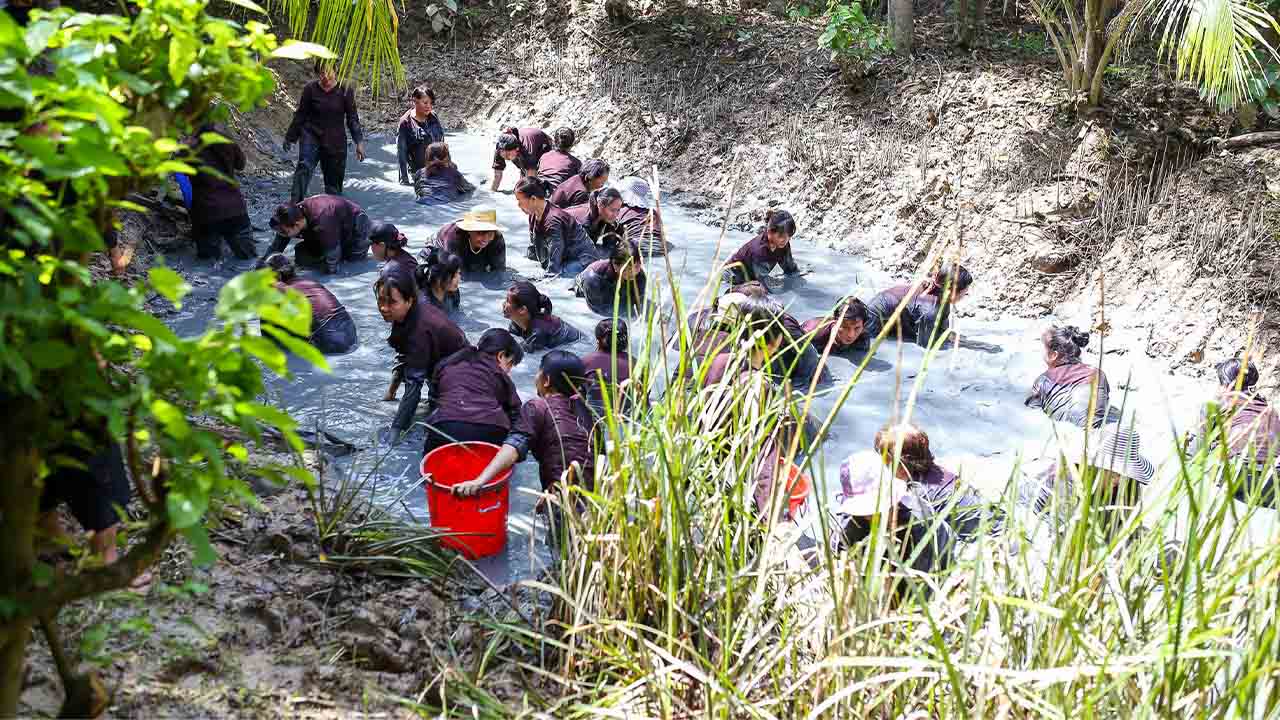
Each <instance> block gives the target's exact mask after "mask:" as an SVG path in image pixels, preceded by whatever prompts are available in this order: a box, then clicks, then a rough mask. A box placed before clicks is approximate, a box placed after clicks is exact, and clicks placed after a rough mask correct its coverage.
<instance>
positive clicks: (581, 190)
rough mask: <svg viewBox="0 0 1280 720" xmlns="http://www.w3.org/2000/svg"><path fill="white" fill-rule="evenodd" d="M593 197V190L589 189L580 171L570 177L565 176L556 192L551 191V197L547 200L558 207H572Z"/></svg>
mask: <svg viewBox="0 0 1280 720" xmlns="http://www.w3.org/2000/svg"><path fill="white" fill-rule="evenodd" d="M590 199H591V191H590V190H587V183H586V181H584V180H583V179H582V176H581V175H579V174H578V173H574V174H573V175H571V176H570V177H567V178H565V180H564V182H562V183H560V184H559V185H558V186H557V187H556V190H555V192H553V193H551V197H549V198H547V202H549V203H551V204H552V205H555V206H556V207H562V208H570V207H573V206H574V205H581V204H583V203H585V202H587V201H588V200H590Z"/></svg>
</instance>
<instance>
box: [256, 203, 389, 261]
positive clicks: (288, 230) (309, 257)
mask: <svg viewBox="0 0 1280 720" xmlns="http://www.w3.org/2000/svg"><path fill="white" fill-rule="evenodd" d="M270 225H271V229H272V230H275V231H276V237H275V240H274V241H272V243H271V247H270V248H268V249H267V254H271V253H278V252H284V251H285V249H286V248H288V247H289V243H290V242H292V241H293V240H294V239H295V238H299V242H298V245H297V247H296V248H295V249H294V251H293V259H294V262H296V263H297V264H298V265H301V266H303V267H320V268H323V269H324V271H325V272H328V273H336V272H338V269H339V268H340V267H341V265H342V261H344V260H360V259H363V258H364V257H365V256H366V255H367V254H368V252H369V233H370V232H371V231H372V230H373V223H371V222H370V221H369V216H368V215H366V214H365V213H364V210H362V209H361V208H360V206H359V205H357V204H355V203H353V202H351V201H350V200H348V199H346V198H344V197H341V196H339V195H313V196H311V197H309V198H307V199H306V200H303V201H301V202H298V203H291V204H284V205H280V206H279V207H277V208H276V211H275V214H273V215H272V216H271V221H270Z"/></svg>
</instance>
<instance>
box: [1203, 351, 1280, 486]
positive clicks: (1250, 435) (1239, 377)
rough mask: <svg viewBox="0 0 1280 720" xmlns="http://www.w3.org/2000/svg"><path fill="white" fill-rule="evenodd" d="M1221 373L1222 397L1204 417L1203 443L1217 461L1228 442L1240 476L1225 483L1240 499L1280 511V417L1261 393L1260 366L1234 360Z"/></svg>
mask: <svg viewBox="0 0 1280 720" xmlns="http://www.w3.org/2000/svg"><path fill="white" fill-rule="evenodd" d="M1215 370H1216V371H1217V373H1218V384H1219V390H1218V395H1217V397H1216V398H1215V399H1214V401H1213V403H1211V404H1210V405H1209V406H1207V407H1206V408H1205V410H1204V412H1203V414H1202V419H1201V427H1200V431H1199V439H1200V442H1201V443H1202V444H1204V445H1207V446H1208V447H1209V448H1210V456H1211V457H1216V452H1215V448H1216V447H1218V445H1219V443H1223V441H1224V440H1225V443H1224V444H1225V448H1226V455H1227V457H1228V458H1230V459H1231V460H1232V461H1234V462H1235V463H1236V467H1235V468H1234V469H1235V471H1236V472H1235V475H1236V477H1234V478H1231V477H1223V479H1222V482H1223V484H1224V485H1226V486H1227V487H1228V489H1234V494H1235V497H1236V499H1237V500H1240V501H1241V502H1245V503H1249V502H1258V503H1260V504H1263V505H1269V506H1271V507H1280V504H1278V503H1280V498H1278V497H1277V495H1278V493H1277V482H1276V475H1277V474H1278V473H1280V413H1277V412H1276V409H1275V408H1274V407H1273V406H1272V405H1271V404H1270V403H1269V402H1267V399H1266V398H1265V397H1263V395H1262V394H1261V393H1259V392H1258V389H1257V384H1258V368H1257V366H1255V365H1254V364H1253V363H1252V362H1249V361H1248V360H1242V359H1241V358H1239V357H1233V358H1228V359H1227V360H1224V361H1223V362H1221V363H1218V365H1217V366H1216V367H1215Z"/></svg>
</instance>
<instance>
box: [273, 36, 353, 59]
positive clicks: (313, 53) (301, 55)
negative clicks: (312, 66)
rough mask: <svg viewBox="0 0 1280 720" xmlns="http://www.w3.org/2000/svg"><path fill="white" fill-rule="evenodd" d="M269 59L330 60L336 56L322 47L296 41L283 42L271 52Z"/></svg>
mask: <svg viewBox="0 0 1280 720" xmlns="http://www.w3.org/2000/svg"><path fill="white" fill-rule="evenodd" d="M271 57H273V58H285V59H288V60H307V59H309V58H324V59H325V60H332V59H334V58H336V57H338V56H337V55H334V54H333V51H331V50H330V49H329V48H327V47H325V46H323V45H318V44H316V43H309V42H301V41H298V40H285V41H284V44H283V45H281V46H280V47H278V48H276V49H275V50H274V51H272V53H271Z"/></svg>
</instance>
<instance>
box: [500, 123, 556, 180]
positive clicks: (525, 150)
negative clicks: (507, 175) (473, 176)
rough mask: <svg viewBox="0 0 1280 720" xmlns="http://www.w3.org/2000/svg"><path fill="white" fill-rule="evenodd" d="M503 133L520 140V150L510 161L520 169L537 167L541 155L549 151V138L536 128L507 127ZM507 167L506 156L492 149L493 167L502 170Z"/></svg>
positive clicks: (550, 146)
mask: <svg viewBox="0 0 1280 720" xmlns="http://www.w3.org/2000/svg"><path fill="white" fill-rule="evenodd" d="M503 133H504V134H509V135H515V136H516V137H517V138H518V139H519V140H520V152H519V154H518V155H516V159H515V160H512V161H511V164H512V165H515V166H516V167H517V168H519V169H520V170H521V171H525V170H529V169H533V170H537V169H538V162H539V161H541V160H542V156H543V155H545V154H547V153H548V152H550V151H551V148H552V145H551V138H549V137H547V134H546V133H544V132H542V130H540V129H538V128H520V129H519V130H517V129H516V128H507V129H506V130H503ZM506 167H507V160H506V158H504V157H502V153H501V152H499V151H497V150H494V151H493V169H494V170H495V171H497V170H504V169H506Z"/></svg>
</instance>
